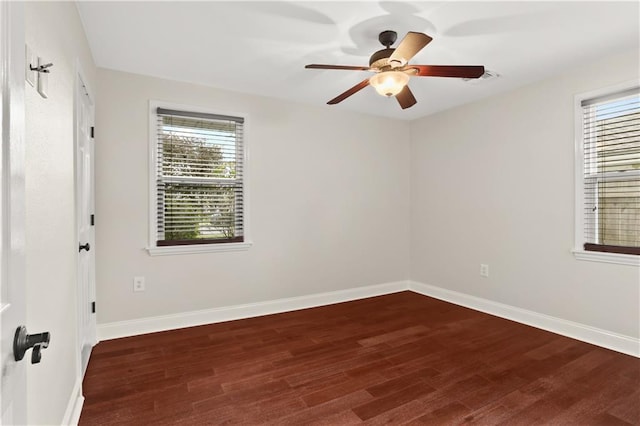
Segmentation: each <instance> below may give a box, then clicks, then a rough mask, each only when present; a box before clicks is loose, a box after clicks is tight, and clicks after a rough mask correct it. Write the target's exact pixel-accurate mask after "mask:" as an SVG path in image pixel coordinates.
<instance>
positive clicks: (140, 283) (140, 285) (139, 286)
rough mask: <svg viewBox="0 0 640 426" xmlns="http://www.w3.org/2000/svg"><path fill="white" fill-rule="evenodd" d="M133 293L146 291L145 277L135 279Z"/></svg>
mask: <svg viewBox="0 0 640 426" xmlns="http://www.w3.org/2000/svg"><path fill="white" fill-rule="evenodd" d="M133 291H144V277H133Z"/></svg>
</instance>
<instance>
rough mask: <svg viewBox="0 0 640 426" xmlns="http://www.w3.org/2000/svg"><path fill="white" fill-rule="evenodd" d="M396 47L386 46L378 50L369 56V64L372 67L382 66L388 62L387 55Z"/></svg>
mask: <svg viewBox="0 0 640 426" xmlns="http://www.w3.org/2000/svg"><path fill="white" fill-rule="evenodd" d="M395 51H396V49H391V48H386V49H382V50H378V51H377V52H375V53H374V54H373V55H371V58H369V66H370V67H372V68H382V67H384V66H386V65H388V64H389V56H391V55H392V54H393V52H395Z"/></svg>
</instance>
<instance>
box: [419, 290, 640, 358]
mask: <svg viewBox="0 0 640 426" xmlns="http://www.w3.org/2000/svg"><path fill="white" fill-rule="evenodd" d="M409 290H411V291H413V292H415V293H419V294H423V295H425V296H429V297H433V298H436V299H440V300H444V301H447V302H451V303H454V304H456V305H460V306H464V307H467V308H471V309H475V310H476V311H481V312H485V313H487V314H491V315H495V316H497V317H501V318H506V319H509V320H512V321H516V322H519V323H522V324H526V325H530V326H532V327H536V328H540V329H542V330H547V331H550V332H552V333H556V334H560V335H562V336H567V337H571V338H572V339H577V340H581V341H583V342H587V343H591V344H594V345H597V346H602V347H603V348H607V349H612V350H614V351H617V352H622V353H624V354H627V355H632V356H635V357H640V339H637V338H634V337H630V336H625V335H622V334H618V333H613V332H611V331H607V330H602V329H600V328H596V327H591V326H588V325H584V324H580V323H577V322H573V321H568V320H565V319H561V318H556V317H552V316H549V315H544V314H540V313H538V312H533V311H528V310H526V309H521V308H516V307H514V306H510V305H505V304H503V303H499V302H493V301H491V300H487V299H482V298H480V297H475V296H470V295H468V294H464V293H459V292H457V291H452V290H447V289H444V288H441V287H435V286H432V285H428V284H422V283H419V282H415V281H409Z"/></svg>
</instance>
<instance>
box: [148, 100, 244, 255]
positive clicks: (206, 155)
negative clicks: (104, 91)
mask: <svg viewBox="0 0 640 426" xmlns="http://www.w3.org/2000/svg"><path fill="white" fill-rule="evenodd" d="M156 132H157V144H156V202H157V206H156V207H157V208H156V212H157V216H156V230H157V235H156V240H157V245H158V246H170V245H185V244H206V243H228V242H242V241H244V214H243V213H244V202H243V201H244V199H243V195H244V194H243V192H244V182H243V168H244V149H243V132H244V119H243V118H241V117H231V116H226V115H216V114H203V113H199V112H188V111H178V110H171V109H165V108H158V109H157V127H156Z"/></svg>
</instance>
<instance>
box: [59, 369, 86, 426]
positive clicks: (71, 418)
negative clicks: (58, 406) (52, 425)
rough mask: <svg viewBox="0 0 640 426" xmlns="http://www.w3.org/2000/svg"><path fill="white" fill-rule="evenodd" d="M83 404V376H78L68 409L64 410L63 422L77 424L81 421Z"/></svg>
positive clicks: (64, 423)
mask: <svg viewBox="0 0 640 426" xmlns="http://www.w3.org/2000/svg"><path fill="white" fill-rule="evenodd" d="M83 405H84V396H82V378H81V377H78V378H77V379H76V383H75V384H74V385H73V391H71V396H70V397H69V403H68V404H67V409H66V410H65V411H64V417H63V418H62V424H63V425H73V426H75V425H77V424H78V422H79V421H80V414H81V413H82V406H83Z"/></svg>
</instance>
